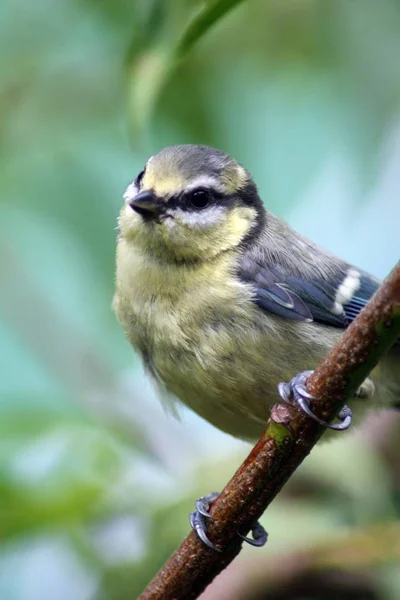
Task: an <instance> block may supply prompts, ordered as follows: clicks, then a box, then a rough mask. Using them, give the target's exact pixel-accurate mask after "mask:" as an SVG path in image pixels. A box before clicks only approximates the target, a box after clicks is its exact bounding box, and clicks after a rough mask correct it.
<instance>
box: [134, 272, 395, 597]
mask: <svg viewBox="0 0 400 600" xmlns="http://www.w3.org/2000/svg"><path fill="white" fill-rule="evenodd" d="M399 337H400V263H398V264H397V266H396V267H395V268H394V269H393V271H392V273H391V274H390V275H389V276H388V278H387V279H386V280H385V282H384V283H383V284H382V286H381V287H380V288H379V290H378V291H377V292H376V294H375V295H374V296H373V298H372V299H371V301H370V302H369V304H368V306H366V307H365V308H364V310H363V311H362V312H361V313H360V314H359V316H358V317H357V319H355V321H354V322H353V323H352V324H351V325H350V326H349V327H348V328H347V330H346V331H345V333H344V334H343V336H342V338H341V339H340V341H339V342H338V343H337V344H336V345H335V346H334V348H333V349H332V350H331V351H330V352H329V354H328V355H327V357H326V358H325V359H324V360H323V361H322V362H321V364H320V365H319V366H318V367H317V368H316V369H315V371H314V373H313V375H312V376H311V377H310V378H309V380H308V382H307V384H308V385H307V387H308V390H309V391H310V392H311V393H312V394H313V395H314V396H315V397H316V398H318V400H317V401H315V402H314V403H313V404H312V406H311V409H312V410H313V412H314V413H315V414H316V415H318V416H319V417H321V418H323V419H325V420H326V419H328V420H330V419H332V418H333V416H334V415H335V414H337V411H338V409H339V408H341V406H343V404H344V403H345V401H346V399H347V398H349V397H350V396H351V395H352V394H353V393H354V391H355V390H356V389H357V388H358V387H359V386H360V385H361V383H362V382H363V381H364V379H365V378H366V377H367V376H368V374H369V373H370V372H371V371H372V369H373V368H374V367H375V366H376V365H377V363H378V362H379V360H380V359H381V358H382V357H383V355H384V354H385V353H386V352H387V351H388V350H389V349H390V347H391V346H392V345H393V344H394V342H395V341H396V339H398V338H399ZM293 375H295V373H293ZM324 431H325V429H324V428H322V427H320V426H319V425H318V423H316V422H315V421H313V420H312V419H310V418H308V417H307V416H306V415H305V414H304V413H302V412H300V411H299V410H298V409H297V408H296V407H294V406H289V405H285V406H283V405H282V404H276V405H275V406H274V407H273V408H272V410H271V416H270V419H269V421H268V422H267V426H266V430H265V433H264V434H263V436H262V437H261V438H260V440H259V441H258V442H257V444H256V445H255V446H254V448H253V449H252V451H251V452H250V454H249V456H248V457H247V458H246V460H245V461H244V462H243V464H242V465H241V466H240V467H239V469H238V470H237V472H236V473H235V475H234V476H233V477H232V479H231V480H230V482H229V483H228V484H227V485H226V487H225V488H224V490H223V491H222V493H221V494H220V496H219V497H218V499H217V500H216V501H215V502H214V504H213V506H212V508H211V513H212V515H213V517H214V518H213V519H212V520H210V524H209V528H208V535H209V538H210V539H211V541H212V542H213V543H214V544H215V545H216V546H217V547H218V548H219V549H221V552H217V551H215V550H212V549H210V548H208V547H207V546H205V545H204V544H203V543H202V542H201V541H200V540H199V539H198V538H197V536H196V535H195V534H194V533H193V532H192V533H190V534H189V535H188V537H187V538H186V539H185V540H184V542H183V543H182V545H181V546H180V547H179V548H178V550H176V552H175V553H174V554H173V555H172V556H171V558H170V559H169V560H168V561H167V562H166V563H165V565H164V566H163V567H162V569H161V570H160V571H159V573H158V574H157V575H156V576H155V578H154V579H153V581H152V582H151V583H150V584H149V586H148V587H147V588H146V590H145V591H144V592H143V594H142V595H141V596H140V597H139V600H172V599H173V600H184V599H185V600H188V599H190V598H197V597H198V595H199V594H200V593H201V592H202V591H203V590H204V589H205V587H206V586H207V585H208V584H209V583H210V582H211V581H212V580H213V579H214V577H215V576H216V575H218V573H220V572H221V571H222V570H223V569H224V568H225V567H226V566H227V565H228V564H229V563H230V562H231V561H232V560H233V559H234V558H235V556H236V555H237V554H238V553H239V552H240V549H241V544H242V542H241V539H240V538H239V537H238V535H237V532H240V533H242V534H247V532H248V531H249V529H250V528H251V525H252V523H254V521H256V520H257V519H259V518H260V517H261V515H262V514H263V512H264V511H265V509H266V508H267V506H268V505H269V504H270V503H271V502H272V500H273V499H274V498H275V496H276V495H277V494H278V492H279V491H280V490H281V488H282V486H283V485H284V484H285V483H286V481H287V480H288V479H289V478H290V476H291V475H292V474H293V473H294V471H295V470H296V468H297V467H298V466H299V465H300V464H301V463H302V461H303V460H304V458H305V457H306V456H307V455H308V454H309V452H310V451H311V449H312V448H313V446H314V445H315V444H316V442H317V441H318V440H319V438H320V437H321V435H322V434H323V433H324ZM338 435H340V434H338Z"/></svg>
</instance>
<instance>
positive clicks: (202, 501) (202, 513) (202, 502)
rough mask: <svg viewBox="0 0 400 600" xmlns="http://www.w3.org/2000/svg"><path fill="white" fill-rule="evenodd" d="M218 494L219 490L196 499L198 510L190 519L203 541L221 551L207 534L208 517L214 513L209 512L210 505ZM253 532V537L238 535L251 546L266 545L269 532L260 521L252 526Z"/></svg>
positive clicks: (191, 524) (192, 526) (191, 514)
mask: <svg viewBox="0 0 400 600" xmlns="http://www.w3.org/2000/svg"><path fill="white" fill-rule="evenodd" d="M218 495H219V494H218V492H211V494H207V496H202V497H201V498H199V499H198V500H196V505H195V506H196V510H195V511H193V512H192V513H190V516H189V520H190V526H191V528H192V529H193V531H194V532H195V533H196V534H197V535H198V537H199V538H200V539H201V540H202V542H204V544H206V545H207V546H209V547H210V548H212V549H213V550H217V551H218V552H221V550H220V549H219V548H217V547H216V546H214V544H213V543H212V542H211V541H210V540H209V538H208V536H207V521H206V520H207V519H210V518H211V517H212V515H211V514H210V512H209V510H210V506H211V504H212V503H213V502H214V500H215V499H216V498H217V497H218ZM251 533H252V535H253V537H252V538H250V537H246V536H245V535H242V534H241V533H238V536H239V537H241V538H242V540H244V541H245V542H247V543H248V544H250V545H251V546H264V544H265V543H266V541H267V538H268V534H267V532H266V531H265V529H264V527H263V526H262V525H261V524H260V523H259V522H258V521H257V522H256V523H255V525H253V527H252V528H251Z"/></svg>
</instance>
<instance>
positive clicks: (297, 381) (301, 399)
mask: <svg viewBox="0 0 400 600" xmlns="http://www.w3.org/2000/svg"><path fill="white" fill-rule="evenodd" d="M312 372H313V371H302V372H301V373H298V374H297V375H296V376H295V377H293V379H292V380H291V381H290V383H279V384H278V392H279V395H280V397H281V398H282V400H284V401H285V402H288V403H289V404H290V403H291V397H292V396H293V399H294V401H295V403H296V404H297V406H298V407H299V408H301V410H302V411H303V412H305V413H306V415H308V416H309V417H310V418H311V419H314V421H317V423H319V424H320V425H322V426H323V427H328V428H329V429H334V430H335V431H344V430H345V429H348V428H349V427H350V425H351V422H352V419H353V415H352V412H351V409H350V408H349V407H348V406H343V408H342V409H341V410H340V412H339V413H338V415H337V418H338V419H339V421H341V422H340V423H334V424H332V423H327V422H326V421H323V420H322V419H320V418H319V417H317V416H316V415H314V413H313V412H312V411H311V409H310V400H315V398H314V397H313V396H312V395H311V394H310V392H308V391H307V388H306V382H307V379H308V378H309V377H310V375H311V374H312Z"/></svg>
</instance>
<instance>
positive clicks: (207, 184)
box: [185, 175, 224, 193]
mask: <svg viewBox="0 0 400 600" xmlns="http://www.w3.org/2000/svg"><path fill="white" fill-rule="evenodd" d="M197 188H205V189H211V190H217V191H218V192H221V193H223V192H224V189H223V187H222V186H221V184H220V182H219V181H218V179H216V178H215V177H211V176H210V175H199V177H196V179H193V180H192V181H191V182H190V183H188V184H187V185H186V187H185V191H191V190H196V189H197Z"/></svg>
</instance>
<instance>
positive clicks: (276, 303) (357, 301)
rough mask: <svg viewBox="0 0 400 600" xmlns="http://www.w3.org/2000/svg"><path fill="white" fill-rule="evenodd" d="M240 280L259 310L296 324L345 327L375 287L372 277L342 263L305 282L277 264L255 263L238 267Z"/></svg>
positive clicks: (377, 285)
mask: <svg viewBox="0 0 400 600" xmlns="http://www.w3.org/2000/svg"><path fill="white" fill-rule="evenodd" d="M239 275H240V278H241V280H242V281H245V282H246V283H249V284H251V285H252V287H253V289H254V302H255V303H256V304H257V305H258V306H259V307H260V308H262V309H263V310H266V311H269V312H270V313H273V314H275V315H278V316H279V317H284V318H286V319H294V320H297V321H308V322H311V321H317V322H319V323H323V324H325V325H331V326H334V327H341V328H345V327H347V326H348V325H349V323H351V321H353V319H355V317H356V316H357V315H358V313H359V312H360V311H361V309H362V308H363V307H364V306H365V305H366V304H367V303H368V301H369V299H370V298H371V296H372V295H373V294H374V292H375V291H376V290H377V288H378V287H379V283H378V282H377V281H376V280H374V279H373V278H372V277H370V276H369V275H367V274H366V273H363V272H361V271H357V270H356V269H354V268H352V267H348V266H347V265H345V264H343V267H341V268H338V269H337V271H331V272H330V273H329V274H327V275H326V276H325V277H322V276H318V274H316V275H315V277H314V278H312V279H305V278H303V277H301V276H299V275H294V274H291V273H288V272H287V271H285V269H284V268H282V267H280V266H279V265H275V266H267V265H265V264H260V263H257V262H255V261H253V262H252V264H251V266H249V264H248V263H247V265H242V266H241V269H240V271H239Z"/></svg>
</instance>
